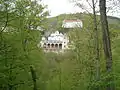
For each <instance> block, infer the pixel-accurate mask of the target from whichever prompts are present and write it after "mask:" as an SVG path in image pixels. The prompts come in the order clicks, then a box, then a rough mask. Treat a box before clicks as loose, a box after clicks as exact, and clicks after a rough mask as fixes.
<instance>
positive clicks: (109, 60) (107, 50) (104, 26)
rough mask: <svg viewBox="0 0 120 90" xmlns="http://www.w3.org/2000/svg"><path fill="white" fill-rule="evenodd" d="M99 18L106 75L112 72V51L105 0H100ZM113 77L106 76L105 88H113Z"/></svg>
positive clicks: (110, 89)
mask: <svg viewBox="0 0 120 90" xmlns="http://www.w3.org/2000/svg"><path fill="white" fill-rule="evenodd" d="M99 4H100V19H101V27H102V32H103V48H104V54H105V58H106V72H107V75H111V73H112V52H111V42H110V35H109V28H108V21H107V15H106V0H100V1H99ZM112 78H113V77H107V80H106V82H107V87H106V90H114V88H113V87H114V86H112V85H111V84H108V83H111V82H112Z"/></svg>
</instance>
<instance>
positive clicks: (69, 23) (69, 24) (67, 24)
mask: <svg viewBox="0 0 120 90" xmlns="http://www.w3.org/2000/svg"><path fill="white" fill-rule="evenodd" d="M62 27H63V28H76V27H78V28H82V27H83V22H82V20H79V19H72V20H71V19H70V20H64V21H63V24H62Z"/></svg>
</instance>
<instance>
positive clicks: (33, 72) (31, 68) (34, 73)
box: [30, 66, 37, 90]
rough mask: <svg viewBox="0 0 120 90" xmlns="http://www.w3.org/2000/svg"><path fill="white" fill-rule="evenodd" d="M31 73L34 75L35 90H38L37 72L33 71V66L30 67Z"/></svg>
mask: <svg viewBox="0 0 120 90" xmlns="http://www.w3.org/2000/svg"><path fill="white" fill-rule="evenodd" d="M30 71H31V75H32V80H33V85H34V88H33V90H37V83H36V72H35V70H34V69H33V67H32V66H30Z"/></svg>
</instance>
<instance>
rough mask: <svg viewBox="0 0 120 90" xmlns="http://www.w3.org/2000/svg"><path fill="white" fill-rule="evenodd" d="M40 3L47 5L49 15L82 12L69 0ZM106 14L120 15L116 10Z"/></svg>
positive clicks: (44, 0)
mask: <svg viewBox="0 0 120 90" xmlns="http://www.w3.org/2000/svg"><path fill="white" fill-rule="evenodd" d="M84 1H85V0H82V3H84ZM42 3H44V4H45V5H48V10H49V11H50V16H51V17H54V16H57V15H59V14H63V13H76V12H82V9H80V8H79V7H76V6H75V5H74V3H71V2H70V0H43V1H42ZM84 4H85V3H84ZM87 6H89V5H87ZM108 15H110V16H116V17H120V14H119V13H118V12H114V13H108Z"/></svg>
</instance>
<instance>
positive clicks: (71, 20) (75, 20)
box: [64, 19, 81, 22]
mask: <svg viewBox="0 0 120 90" xmlns="http://www.w3.org/2000/svg"><path fill="white" fill-rule="evenodd" d="M64 22H81V20H78V19H69V20H64Z"/></svg>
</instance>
